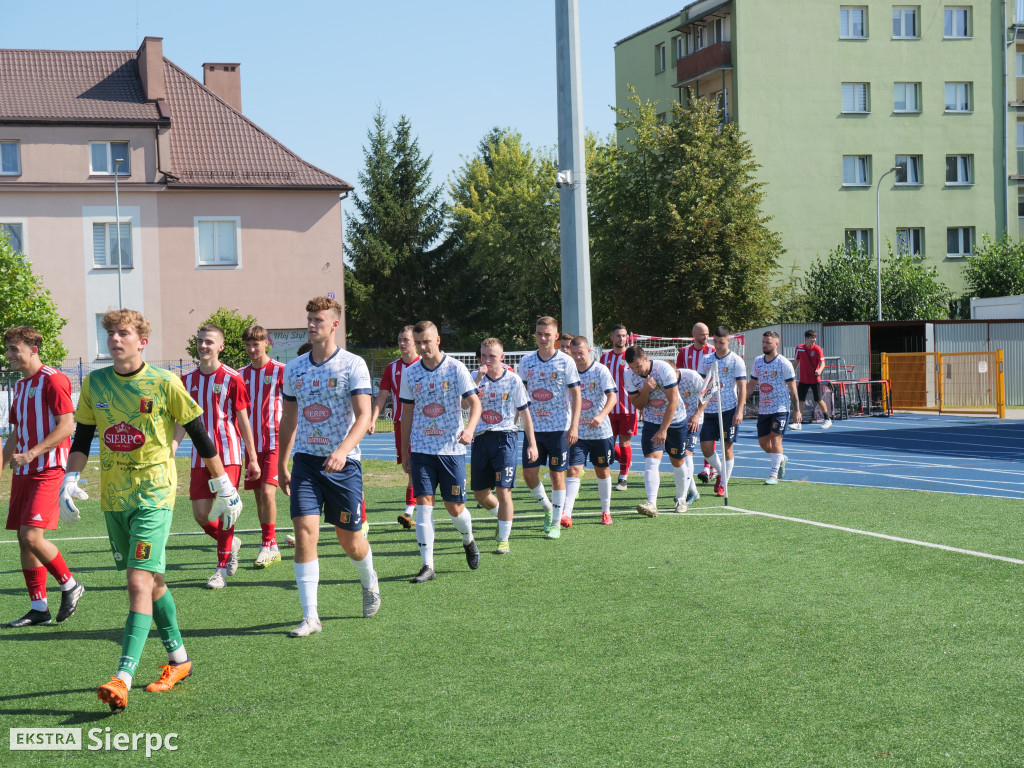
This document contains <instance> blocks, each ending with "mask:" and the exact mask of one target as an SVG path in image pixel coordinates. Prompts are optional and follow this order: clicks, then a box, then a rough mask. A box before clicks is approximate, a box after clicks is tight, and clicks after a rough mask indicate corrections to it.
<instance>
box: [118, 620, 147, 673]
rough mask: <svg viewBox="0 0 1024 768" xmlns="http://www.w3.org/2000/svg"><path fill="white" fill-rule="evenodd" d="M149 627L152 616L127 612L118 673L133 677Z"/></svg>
mask: <svg viewBox="0 0 1024 768" xmlns="http://www.w3.org/2000/svg"><path fill="white" fill-rule="evenodd" d="M151 626H153V617H152V616H147V615H146V614H144V613H136V612H135V611H128V620H127V621H126V622H125V623H124V640H123V641H122V642H121V662H120V663H119V664H118V665H117V671H118V672H127V673H128V674H129V675H131V676H132V677H134V676H135V670H136V668H137V667H138V666H139V657H140V656H142V649H143V647H145V645H146V638H147V637H149V628H150V627H151Z"/></svg>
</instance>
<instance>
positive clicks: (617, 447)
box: [613, 443, 622, 464]
mask: <svg viewBox="0 0 1024 768" xmlns="http://www.w3.org/2000/svg"><path fill="white" fill-rule="evenodd" d="M613 447H614V448H615V463H616V464H621V463H622V446H621V445H620V444H619V443H615V444H614V445H613Z"/></svg>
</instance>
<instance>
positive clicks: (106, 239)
mask: <svg viewBox="0 0 1024 768" xmlns="http://www.w3.org/2000/svg"><path fill="white" fill-rule="evenodd" d="M116 232H117V224H115V223H113V222H111V223H109V224H93V225H92V263H93V265H94V266H96V267H100V268H104V267H117V262H118V253H119V252H120V253H121V254H123V255H124V259H123V260H122V261H121V266H122V267H123V268H125V269H131V266H132V225H131V224H130V223H127V222H123V221H122V222H121V237H120V240H121V242H120V248H119V247H118V242H117V241H118V238H117V236H116V235H115V233H116Z"/></svg>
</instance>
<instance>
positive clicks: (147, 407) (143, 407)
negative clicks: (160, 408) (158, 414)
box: [139, 397, 153, 413]
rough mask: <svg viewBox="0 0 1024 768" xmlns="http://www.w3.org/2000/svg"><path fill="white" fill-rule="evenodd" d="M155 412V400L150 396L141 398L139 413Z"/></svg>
mask: <svg viewBox="0 0 1024 768" xmlns="http://www.w3.org/2000/svg"><path fill="white" fill-rule="evenodd" d="M152 412H153V401H152V400H150V399H149V398H148V397H144V398H142V399H141V400H139V413H152Z"/></svg>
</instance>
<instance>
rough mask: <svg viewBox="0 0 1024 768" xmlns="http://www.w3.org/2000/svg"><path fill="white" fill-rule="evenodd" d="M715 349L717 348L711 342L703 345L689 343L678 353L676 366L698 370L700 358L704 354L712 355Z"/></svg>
mask: <svg viewBox="0 0 1024 768" xmlns="http://www.w3.org/2000/svg"><path fill="white" fill-rule="evenodd" d="M714 351H715V348H714V347H713V346H711V345H710V344H705V345H704V346H703V347H695V346H693V344H687V345H686V346H685V347H683V348H682V349H680V350H679V354H678V355H676V368H689V369H690V370H691V371H696V370H697V365H698V364H699V363H700V359H701V358H702V357H704V355H710V354H711V353H712V352H714Z"/></svg>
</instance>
